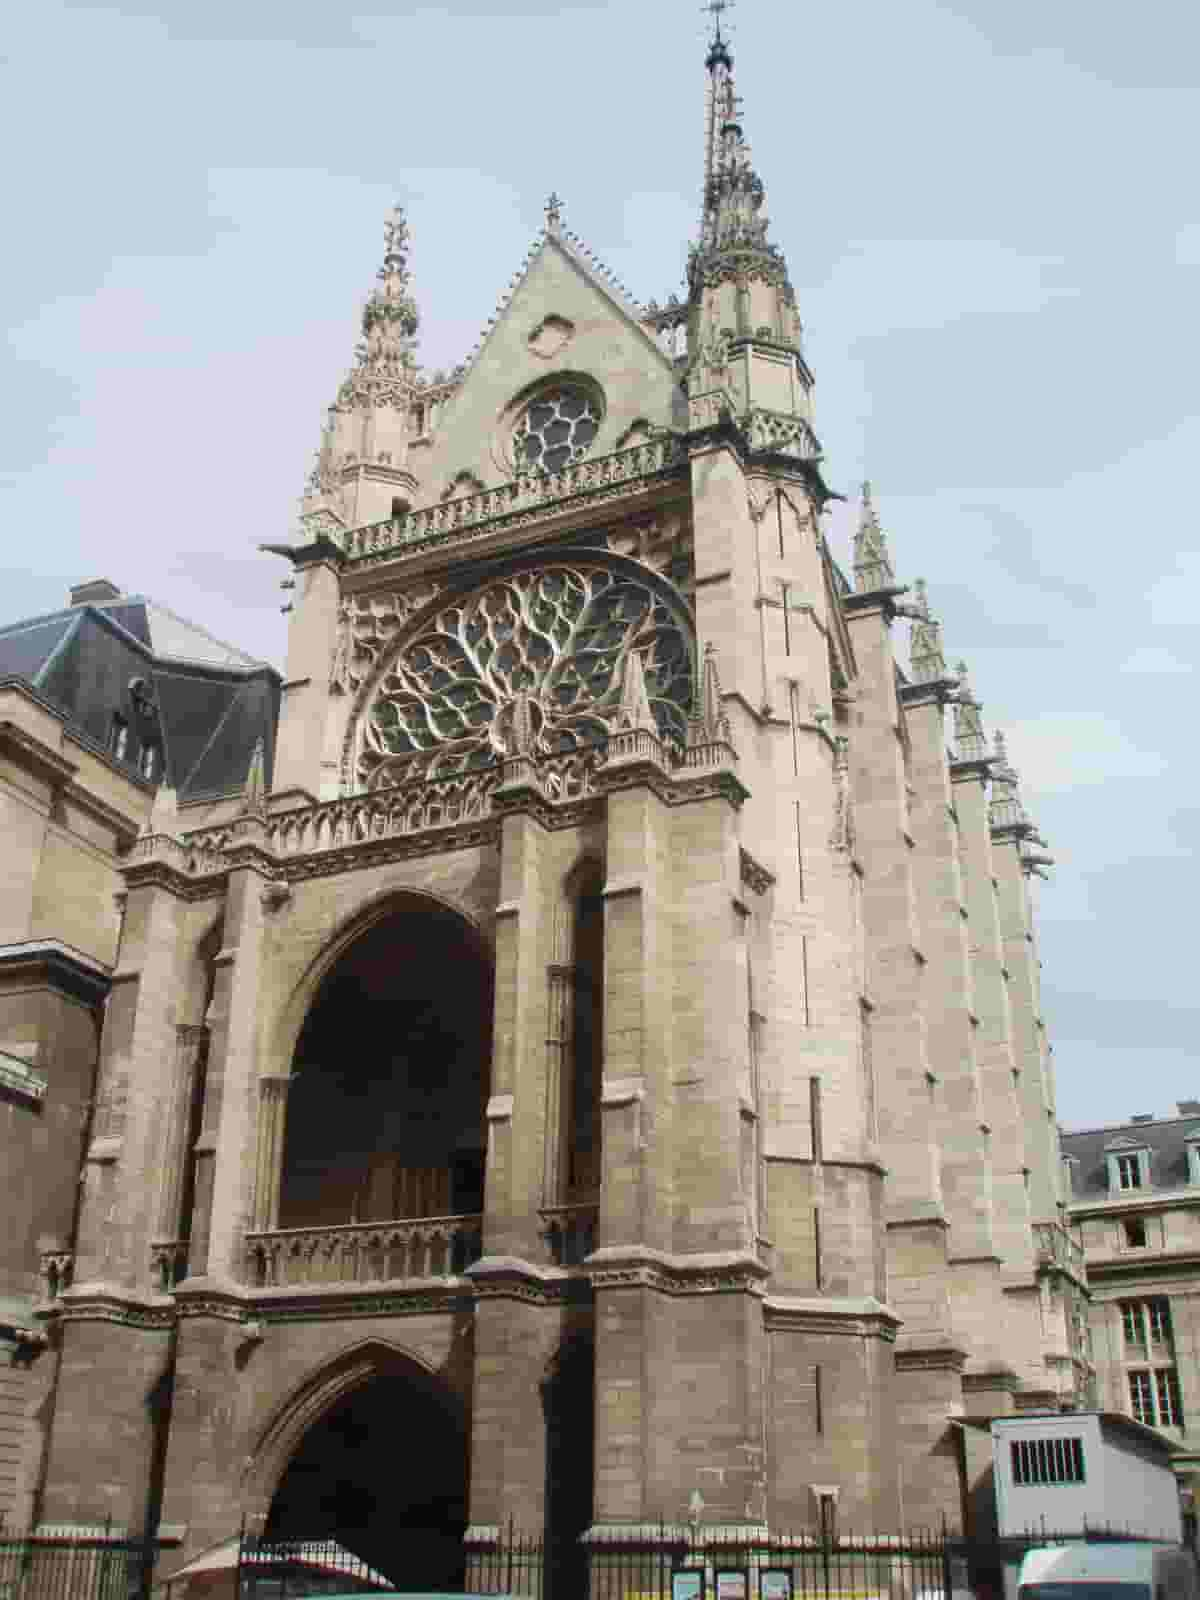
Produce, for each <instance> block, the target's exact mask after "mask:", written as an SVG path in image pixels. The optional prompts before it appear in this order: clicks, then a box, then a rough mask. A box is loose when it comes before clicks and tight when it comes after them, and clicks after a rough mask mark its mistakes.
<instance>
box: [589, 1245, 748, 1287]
mask: <svg viewBox="0 0 1200 1600" xmlns="http://www.w3.org/2000/svg"><path fill="white" fill-rule="evenodd" d="M583 1265H584V1269H585V1271H586V1272H587V1275H588V1277H589V1278H590V1279H591V1282H592V1285H593V1287H594V1288H596V1289H636V1288H647V1289H655V1290H657V1291H658V1292H659V1293H661V1294H670V1295H693V1294H729V1293H734V1294H746V1293H749V1294H754V1295H761V1293H762V1284H763V1280H764V1279H765V1278H767V1277H768V1276H769V1272H770V1269H769V1268H768V1267H766V1266H764V1265H763V1263H762V1262H761V1261H760V1260H759V1259H758V1257H757V1256H756V1255H754V1254H752V1253H750V1252H749V1251H745V1250H727V1251H726V1250H723V1251H705V1252H697V1253H695V1254H692V1255H687V1254H672V1253H669V1252H667V1251H665V1250H653V1249H651V1248H649V1247H648V1246H646V1245H605V1246H602V1247H601V1248H600V1249H599V1250H593V1252H592V1253H591V1255H590V1256H587V1257H586V1258H585V1259H584V1263H583Z"/></svg>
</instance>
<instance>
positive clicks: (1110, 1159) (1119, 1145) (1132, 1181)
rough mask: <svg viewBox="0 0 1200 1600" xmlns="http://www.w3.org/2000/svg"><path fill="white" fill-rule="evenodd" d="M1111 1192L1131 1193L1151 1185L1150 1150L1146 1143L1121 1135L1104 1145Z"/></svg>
mask: <svg viewBox="0 0 1200 1600" xmlns="http://www.w3.org/2000/svg"><path fill="white" fill-rule="evenodd" d="M1104 1160H1105V1165H1106V1166H1107V1167H1108V1190H1109V1193H1110V1194H1129V1193H1130V1192H1131V1191H1133V1190H1135V1189H1148V1188H1149V1187H1150V1151H1149V1148H1148V1147H1147V1146H1146V1145H1143V1144H1139V1143H1138V1142H1137V1141H1136V1140H1134V1139H1130V1138H1127V1137H1125V1136H1121V1137H1120V1138H1116V1139H1113V1140H1112V1141H1111V1142H1110V1143H1109V1144H1107V1145H1106V1146H1105V1147H1104Z"/></svg>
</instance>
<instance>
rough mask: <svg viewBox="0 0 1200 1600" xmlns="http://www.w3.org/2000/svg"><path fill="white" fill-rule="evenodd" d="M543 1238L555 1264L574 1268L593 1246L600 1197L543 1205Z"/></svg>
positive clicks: (590, 1251) (541, 1210) (598, 1215)
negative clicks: (571, 1203)
mask: <svg viewBox="0 0 1200 1600" xmlns="http://www.w3.org/2000/svg"><path fill="white" fill-rule="evenodd" d="M538 1216H539V1217H541V1219H542V1223H543V1227H542V1238H543V1239H545V1241H546V1251H547V1254H548V1255H549V1257H550V1260H551V1261H552V1262H553V1264H554V1265H555V1266H556V1267H577V1266H579V1265H580V1264H581V1263H582V1261H583V1259H584V1257H585V1256H590V1255H591V1253H592V1251H593V1250H594V1249H595V1248H596V1229H597V1226H598V1224H599V1221H600V1197H599V1195H597V1196H595V1198H593V1199H590V1200H582V1201H578V1202H576V1203H575V1204H573V1205H566V1206H542V1207H541V1209H540V1210H539V1211H538Z"/></svg>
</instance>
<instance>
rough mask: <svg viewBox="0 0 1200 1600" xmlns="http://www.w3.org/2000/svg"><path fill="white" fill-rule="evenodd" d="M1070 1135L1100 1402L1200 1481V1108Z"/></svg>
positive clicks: (1070, 1178)
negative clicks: (1158, 1442) (1171, 1446)
mask: <svg viewBox="0 0 1200 1600" xmlns="http://www.w3.org/2000/svg"><path fill="white" fill-rule="evenodd" d="M1178 1112H1179V1114H1178V1116H1175V1117H1166V1118H1158V1117H1153V1116H1142V1117H1134V1118H1132V1119H1131V1120H1130V1121H1129V1122H1124V1123H1119V1124H1117V1125H1115V1126H1112V1127H1107V1128H1094V1129H1086V1130H1081V1131H1079V1132H1076V1133H1064V1134H1063V1135H1062V1152H1063V1164H1064V1167H1065V1170H1066V1174H1067V1180H1066V1186H1067V1190H1068V1195H1069V1215H1070V1219H1071V1223H1072V1225H1073V1228H1074V1229H1075V1230H1077V1231H1078V1236H1079V1238H1080V1239H1081V1242H1082V1245H1083V1250H1084V1254H1085V1259H1086V1265H1087V1279H1088V1287H1089V1291H1090V1304H1089V1307H1088V1337H1089V1342H1090V1348H1091V1360H1092V1362H1093V1365H1094V1368H1095V1384H1096V1403H1097V1404H1098V1405H1100V1406H1102V1407H1104V1408H1106V1409H1109V1410H1112V1411H1123V1412H1125V1413H1126V1414H1127V1415H1129V1416H1131V1417H1134V1418H1136V1419H1137V1421H1139V1422H1143V1423H1147V1424H1149V1425H1150V1426H1151V1427H1154V1428H1157V1429H1159V1430H1160V1431H1161V1432H1162V1433H1164V1434H1165V1435H1166V1436H1167V1437H1168V1438H1169V1439H1171V1440H1172V1441H1173V1442H1174V1443H1176V1444H1177V1445H1179V1446H1180V1447H1181V1449H1182V1452H1183V1453H1182V1454H1180V1455H1178V1456H1176V1458H1175V1463H1174V1464H1175V1468H1176V1471H1177V1472H1178V1474H1179V1476H1180V1479H1181V1481H1182V1482H1183V1484H1184V1486H1185V1490H1186V1491H1187V1494H1188V1495H1189V1496H1190V1493H1191V1490H1192V1489H1193V1488H1194V1486H1195V1483H1196V1480H1197V1474H1198V1473H1200V1100H1181V1101H1180V1102H1179V1105H1178Z"/></svg>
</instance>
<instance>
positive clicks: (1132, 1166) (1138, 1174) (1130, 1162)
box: [1117, 1155, 1142, 1189]
mask: <svg viewBox="0 0 1200 1600" xmlns="http://www.w3.org/2000/svg"><path fill="white" fill-rule="evenodd" d="M1117 1187H1118V1188H1119V1189H1140V1188H1141V1187H1142V1163H1141V1162H1140V1161H1139V1160H1138V1158H1137V1156H1135V1155H1134V1156H1118V1157H1117Z"/></svg>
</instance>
